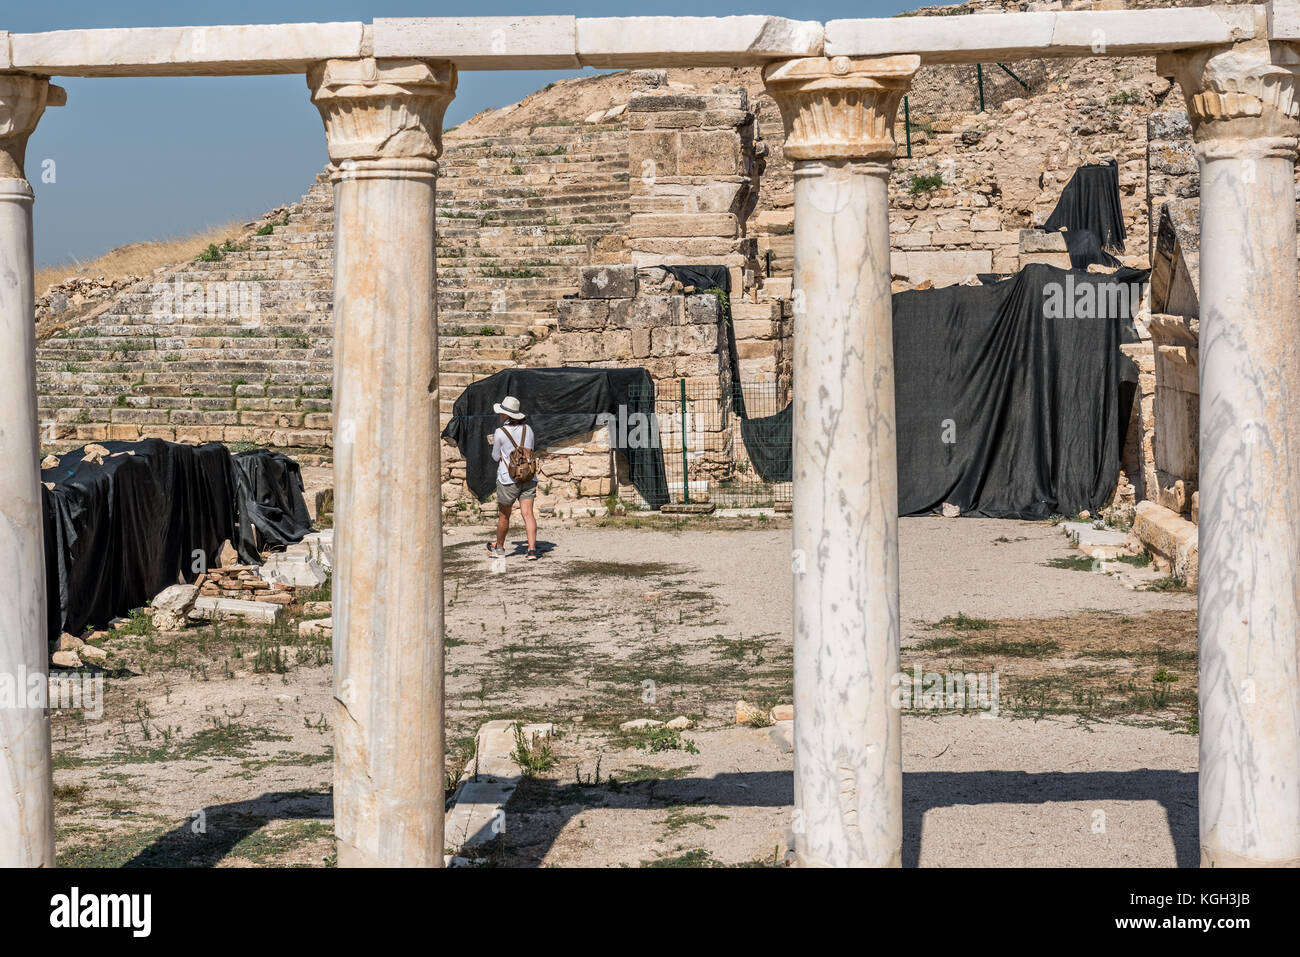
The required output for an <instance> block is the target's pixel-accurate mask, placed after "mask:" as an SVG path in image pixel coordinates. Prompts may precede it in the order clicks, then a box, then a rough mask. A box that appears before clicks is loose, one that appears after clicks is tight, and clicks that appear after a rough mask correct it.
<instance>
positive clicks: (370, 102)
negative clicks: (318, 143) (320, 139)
mask: <svg viewBox="0 0 1300 957" xmlns="http://www.w3.org/2000/svg"><path fill="white" fill-rule="evenodd" d="M307 86H308V87H309V88H310V89H311V100H312V102H313V103H315V104H316V108H317V109H319V110H320V115H321V119H322V120H323V121H324V122H325V138H326V141H327V142H328V146H329V155H330V162H332V163H333V164H334V166H335V167H336V173H335V176H336V178H337V177H339V176H342V177H343V178H348V177H350V176H356V175H364V174H365V172H366V171H367V170H370V171H376V170H388V171H390V172H395V171H398V170H401V169H407V170H411V171H414V172H420V171H424V172H426V173H430V174H431V173H432V172H433V171H434V170H436V169H437V163H436V162H435V161H436V160H437V158H438V157H439V156H440V155H441V154H442V118H443V115H444V114H445V113H446V112H447V106H448V104H450V103H451V101H452V99H453V98H454V97H455V95H456V67H455V65H454V64H452V63H450V62H448V61H438V60H435V61H426V60H389V59H385V60H376V59H375V58H373V57H367V58H365V59H360V60H325V61H324V62H321V63H317V64H315V65H314V66H312V67H311V69H310V70H308V72H307Z"/></svg>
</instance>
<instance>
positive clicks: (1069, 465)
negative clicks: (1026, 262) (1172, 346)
mask: <svg viewBox="0 0 1300 957" xmlns="http://www.w3.org/2000/svg"><path fill="white" fill-rule="evenodd" d="M669 268H671V269H672V270H673V272H674V273H675V274H676V275H677V277H678V279H679V280H680V281H682V282H689V283H692V284H694V285H696V286H700V287H706V288H707V287H709V286H721V284H722V282H723V281H724V280H723V279H721V278H720V277H719V275H718V274H717V272H716V271H715V270H714V269H710V270H705V269H703V268H701V267H694V268H693V269H690V270H688V269H686V268H684V267H669ZM715 269H716V270H718V271H720V272H721V273H723V274H725V272H726V271H725V270H723V269H721V267H715ZM1147 276H1148V273H1147V272H1145V271H1140V270H1132V269H1124V270H1120V271H1119V272H1116V273H1115V274H1113V275H1101V274H1094V273H1088V272H1081V271H1073V270H1064V269H1056V268H1054V267H1051V266H1044V265H1031V266H1028V267H1026V268H1025V269H1024V270H1022V271H1021V272H1020V273H1018V274H1017V275H1016V276H1014V277H1012V278H1010V279H1004V280H1002V281H999V282H995V283H989V284H986V285H982V286H949V287H946V288H941V289H928V290H915V291H911V292H901V293H897V294H895V295H894V297H893V310H894V321H893V328H894V369H895V373H894V374H895V410H896V416H897V421H898V472H899V476H898V481H899V512H900V514H903V515H913V514H926V513H928V512H931V511H934V510H936V509H938V508H939V507H940V506H942V505H943V503H945V502H948V503H951V504H954V505H957V506H959V507H960V508H961V509H962V512H963V513H964V514H970V515H977V516H984V517H991V518H1012V517H1021V518H1047V517H1048V516H1050V515H1053V514H1063V515H1074V514H1077V513H1078V512H1079V511H1080V510H1082V509H1085V508H1086V509H1092V510H1095V509H1097V508H1099V507H1101V506H1102V505H1104V504H1105V502H1106V501H1107V500H1108V499H1109V497H1110V494H1111V492H1112V490H1113V489H1114V485H1115V480H1116V478H1117V477H1118V472H1119V456H1120V452H1121V449H1122V448H1123V444H1124V430H1125V428H1126V426H1127V423H1128V411H1129V405H1130V404H1131V402H1132V382H1131V381H1130V380H1131V379H1132V378H1133V376H1132V372H1133V370H1132V368H1131V364H1130V363H1126V362H1125V361H1124V360H1123V358H1122V355H1121V353H1120V351H1119V346H1120V344H1121V343H1122V342H1126V341H1131V340H1132V338H1133V337H1134V333H1133V323H1132V315H1133V313H1134V312H1136V310H1137V308H1138V304H1139V302H1140V299H1141V289H1142V283H1144V282H1145V280H1146V279H1147ZM724 288H725V287H724ZM728 328H730V327H728ZM729 338H730V339H731V350H732V368H733V369H736V368H738V364H737V362H736V359H735V342H734V336H729ZM732 395H733V401H734V402H736V403H737V409H738V411H739V414H741V415H742V419H741V430H742V436H743V438H744V440H745V450H746V452H747V453H748V455H749V457H750V459H751V461H752V462H754V465H755V471H757V472H758V474H759V475H760V477H762V479H763V480H764V481H768V482H788V481H790V479H791V465H790V456H791V447H792V435H793V409H792V407H791V406H790V405H787V406H786V407H785V408H783V409H782V410H781V411H780V412H778V413H777V414H776V415H771V416H766V417H764V418H761V419H748V418H747V417H744V413H743V410H744V404H743V403H744V398H743V395H741V394H740V387H739V383H738V382H733V390H732ZM760 462H761V463H762V465H761V466H760V464H759V463H760Z"/></svg>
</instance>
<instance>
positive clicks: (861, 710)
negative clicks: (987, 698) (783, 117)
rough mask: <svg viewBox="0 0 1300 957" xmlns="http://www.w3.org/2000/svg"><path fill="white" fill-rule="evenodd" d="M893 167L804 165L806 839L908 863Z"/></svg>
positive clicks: (876, 862)
mask: <svg viewBox="0 0 1300 957" xmlns="http://www.w3.org/2000/svg"><path fill="white" fill-rule="evenodd" d="M888 181H889V174H888V167H887V166H885V165H883V164H880V163H873V162H865V161H839V162H823V161H803V162H799V163H796V165H795V235H794V247H795V288H796V292H795V330H794V352H795V358H794V389H795V399H794V513H793V521H794V549H795V558H794V714H795V722H794V738H795V742H794V752H795V757H794V767H795V820H794V832H795V849H796V857H797V859H798V862H799V863H800V864H802V865H805V866H840V867H849V866H871V867H885V866H898V865H899V863H900V849H901V843H902V763H901V757H900V715H899V712H898V710H897V709H895V708H893V707H891V706H890V702H889V690H890V679H891V678H892V676H893V675H894V674H895V673H896V672H897V671H898V643H899V617H898V469H897V451H896V439H895V433H894V357H893V328H892V318H891V301H890V270H889V195H888Z"/></svg>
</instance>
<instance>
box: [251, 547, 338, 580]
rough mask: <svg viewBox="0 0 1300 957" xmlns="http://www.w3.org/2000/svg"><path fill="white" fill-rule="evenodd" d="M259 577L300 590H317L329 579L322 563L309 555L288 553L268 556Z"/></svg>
mask: <svg viewBox="0 0 1300 957" xmlns="http://www.w3.org/2000/svg"><path fill="white" fill-rule="evenodd" d="M258 575H259V576H260V577H261V579H262V581H265V582H271V583H273V584H280V585H293V586H295V587H298V588H316V587H318V586H320V585H323V584H325V579H326V578H327V577H328V575H327V573H326V569H325V566H324V565H323V564H322V563H321V562H320V561H318V560H316V559H314V558H311V557H310V556H308V555H303V554H292V553H288V552H280V553H275V554H272V555H270V556H268V557H267V559H266V562H265V563H264V564H263V565H262V567H261V568H259V569H258Z"/></svg>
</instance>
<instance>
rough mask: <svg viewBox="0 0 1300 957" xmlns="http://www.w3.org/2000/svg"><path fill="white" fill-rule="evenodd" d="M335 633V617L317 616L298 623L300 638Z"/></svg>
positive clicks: (322, 636) (324, 636)
mask: <svg viewBox="0 0 1300 957" xmlns="http://www.w3.org/2000/svg"><path fill="white" fill-rule="evenodd" d="M333 634H334V619H333V617H330V618H317V619H314V620H311V621H302V622H299V623H298V637H299V638H328V637H330V636H331V635H333Z"/></svg>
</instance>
